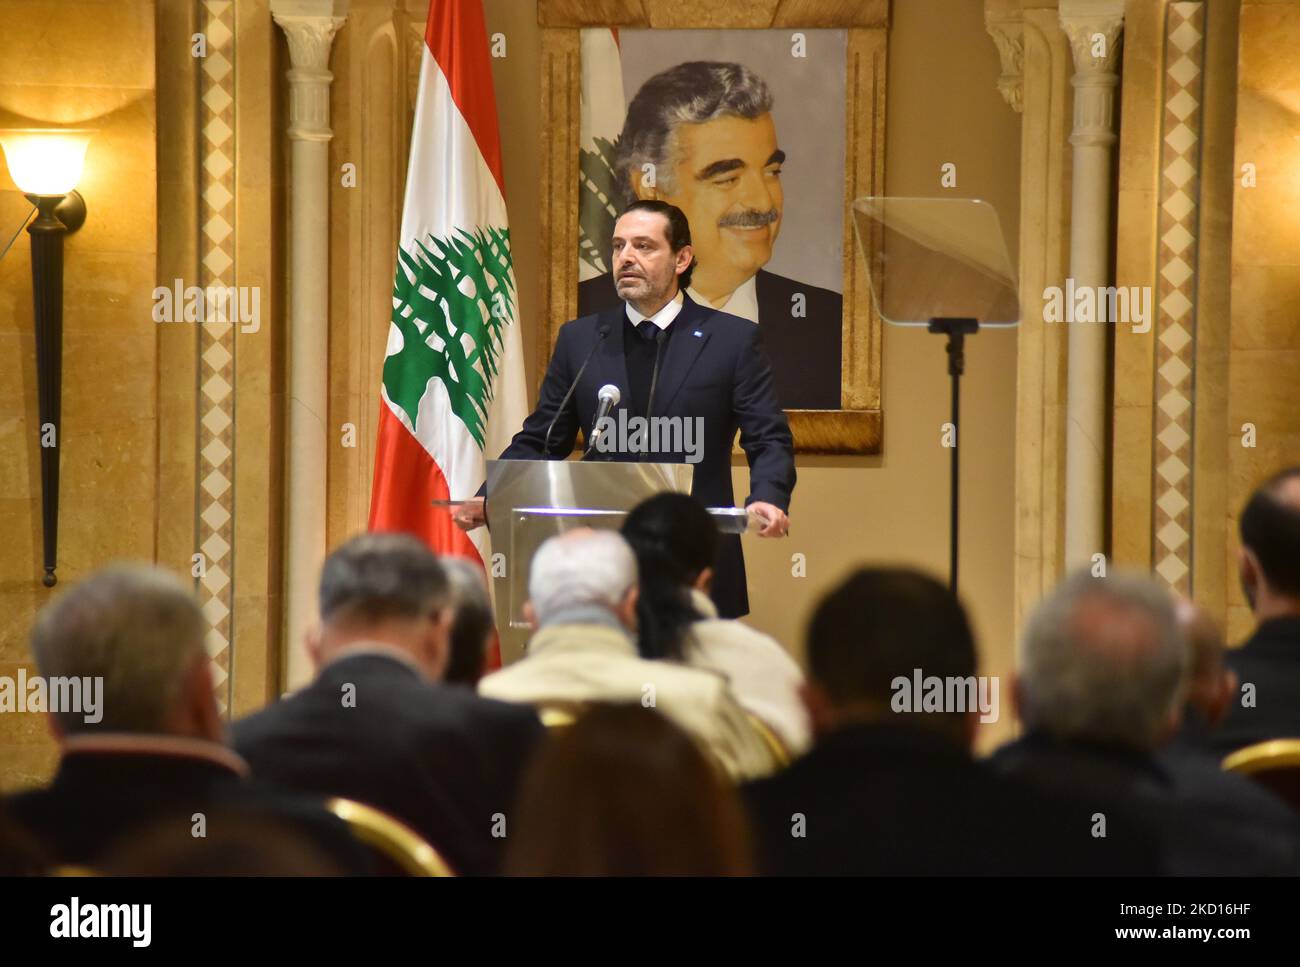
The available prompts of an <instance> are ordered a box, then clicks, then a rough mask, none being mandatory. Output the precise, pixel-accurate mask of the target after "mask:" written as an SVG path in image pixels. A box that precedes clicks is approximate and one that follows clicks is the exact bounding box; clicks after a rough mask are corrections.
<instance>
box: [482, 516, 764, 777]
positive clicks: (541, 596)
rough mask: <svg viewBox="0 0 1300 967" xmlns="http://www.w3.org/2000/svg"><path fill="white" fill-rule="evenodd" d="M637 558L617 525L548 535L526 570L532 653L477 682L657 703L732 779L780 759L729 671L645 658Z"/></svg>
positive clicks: (498, 693) (500, 693)
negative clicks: (640, 643)
mask: <svg viewBox="0 0 1300 967" xmlns="http://www.w3.org/2000/svg"><path fill="white" fill-rule="evenodd" d="M637 594H638V588H637V566H636V558H635V556H634V555H633V553H632V549H631V547H629V546H628V543H627V541H625V540H624V539H623V538H622V537H621V536H619V535H618V534H616V533H614V532H613V531H596V530H588V529H586V528H582V529H578V530H573V531H570V532H568V533H567V534H565V535H563V536H561V537H553V538H551V539H550V540H548V541H546V542H545V543H544V544H543V545H542V546H541V547H540V548H539V549H538V551H537V553H536V554H535V555H534V556H533V560H532V563H531V566H530V569H529V573H528V595H529V600H528V603H527V604H526V605H525V609H524V610H525V616H526V618H527V620H528V622H529V625H530V626H531V627H532V629H533V635H532V637H531V638H530V639H529V641H528V646H527V650H526V653H525V656H524V657H523V658H522V659H521V660H519V661H517V662H515V663H514V664H512V665H509V666H507V667H506V668H503V669H501V670H500V671H498V672H493V673H492V674H491V675H488V676H487V677H485V678H484V679H483V680H482V681H481V682H479V692H480V693H481V694H483V695H486V696H488V697H490V698H497V699H502V700H504V701H508V702H524V703H527V704H530V705H535V706H538V707H539V708H543V709H553V710H558V711H561V712H565V711H568V712H577V711H579V710H581V709H582V707H583V706H584V705H586V704H587V703H590V702H636V703H640V704H641V705H642V706H644V707H647V708H651V707H653V708H657V709H658V710H659V711H660V712H662V713H663V714H664V715H666V716H668V717H669V718H670V719H672V720H673V721H675V722H676V723H677V724H678V725H679V726H681V727H682V728H684V729H685V730H686V731H687V732H688V733H690V734H691V735H692V736H693V737H694V738H695V739H696V741H698V742H699V743H700V745H701V746H702V747H703V748H704V749H705V751H706V752H708V753H710V754H711V755H712V756H713V758H714V760H715V761H716V762H717V763H718V764H719V765H720V766H721V767H722V768H723V769H725V770H726V771H727V773H728V774H730V775H731V776H732V777H736V778H748V777H752V776H759V775H765V774H767V773H769V772H771V771H772V770H773V769H774V768H776V764H777V763H776V759H775V756H774V754H773V752H772V751H771V749H770V748H769V746H768V745H767V744H766V743H765V742H764V741H763V739H762V737H761V736H760V735H759V733H758V732H757V731H756V729H755V728H754V726H753V725H752V724H751V722H750V720H749V719H748V717H747V716H746V713H745V711H744V709H743V708H742V707H741V706H740V704H739V703H738V702H737V701H736V698H735V696H734V695H733V694H732V693H731V689H730V688H729V686H728V685H727V681H726V679H725V678H723V677H722V676H721V675H718V674H716V673H714V672H710V671H705V670H702V669H694V668H687V667H684V666H680V665H676V664H672V663H669V662H664V661H647V660H646V659H643V658H641V657H640V655H639V654H638V652H637V646H636V627H637V624H636V602H637Z"/></svg>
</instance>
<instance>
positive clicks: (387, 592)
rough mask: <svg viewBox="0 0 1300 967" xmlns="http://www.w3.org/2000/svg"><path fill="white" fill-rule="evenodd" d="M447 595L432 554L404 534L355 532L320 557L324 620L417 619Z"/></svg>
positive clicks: (433, 609)
mask: <svg viewBox="0 0 1300 967" xmlns="http://www.w3.org/2000/svg"><path fill="white" fill-rule="evenodd" d="M449 599H450V588H449V585H448V582H447V574H446V572H445V571H444V570H443V567H442V565H441V564H440V563H439V562H438V558H437V556H436V555H435V554H434V553H433V551H431V550H429V548H428V547H426V546H425V545H424V544H422V543H421V542H420V541H418V540H417V539H416V538H414V537H412V536H411V535H410V534H361V535H359V536H357V537H353V538H352V539H351V540H349V541H347V542H346V543H344V544H343V545H342V546H340V547H339V548H338V550H336V551H335V552H334V553H333V554H331V555H330V556H329V557H327V558H326V559H325V566H324V567H323V568H322V569H321V575H320V616H321V620H323V621H327V622H344V623H348V624H352V623H361V624H375V623H378V622H381V621H388V620H392V619H403V618H406V619H410V618H423V617H426V616H429V615H432V614H433V613H434V612H436V611H438V610H439V609H441V608H445V607H446V606H447V604H448V602H449Z"/></svg>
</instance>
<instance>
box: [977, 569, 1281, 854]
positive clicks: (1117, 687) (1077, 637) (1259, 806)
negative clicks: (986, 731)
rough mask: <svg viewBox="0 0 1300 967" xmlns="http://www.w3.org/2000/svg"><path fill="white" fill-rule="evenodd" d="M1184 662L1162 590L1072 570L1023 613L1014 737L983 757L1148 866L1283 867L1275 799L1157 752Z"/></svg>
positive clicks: (1189, 755) (1182, 755)
mask: <svg viewBox="0 0 1300 967" xmlns="http://www.w3.org/2000/svg"><path fill="white" fill-rule="evenodd" d="M1194 664H1195V662H1194V661H1193V651H1192V649H1191V648H1189V646H1188V637H1187V634H1186V632H1185V630H1184V628H1183V627H1181V626H1180V623H1179V620H1178V618H1177V617H1176V613H1175V608H1174V603H1173V601H1172V599H1171V598H1170V595H1169V594H1168V592H1167V591H1166V590H1165V589H1164V588H1162V587H1160V586H1159V585H1157V584H1156V583H1155V582H1153V581H1152V580H1151V579H1150V578H1147V577H1140V576H1135V575H1127V574H1112V575H1110V576H1108V577H1106V578H1101V579H1099V578H1094V577H1092V576H1091V574H1089V573H1087V572H1079V573H1076V574H1074V575H1072V576H1071V577H1069V578H1068V579H1066V580H1065V581H1064V582H1062V583H1061V584H1060V585H1059V586H1058V587H1057V588H1055V589H1054V590H1053V591H1052V592H1051V593H1050V594H1049V595H1048V596H1047V597H1046V598H1044V600H1043V601H1042V602H1040V603H1039V605H1038V606H1037V607H1036V608H1035V609H1034V611H1033V613H1032V614H1031V615H1030V617H1029V620H1028V622H1027V624H1026V628H1025V635H1024V641H1023V642H1022V644H1021V649H1020V658H1019V665H1018V668H1017V681H1016V692H1017V703H1016V706H1017V711H1018V713H1019V715H1020V718H1021V720H1022V722H1023V724H1024V726H1025V729H1026V733H1025V735H1024V737H1022V738H1021V739H1019V740H1017V741H1015V742H1012V743H1010V744H1008V745H1006V746H1004V747H1003V748H1002V749H1000V750H998V752H997V753H996V754H995V755H994V756H993V757H992V760H991V763H992V765H993V767H994V768H995V769H997V770H998V771H999V772H1000V773H1002V774H1003V775H1007V776H1010V777H1013V778H1016V779H1019V780H1020V781H1022V782H1025V783H1027V784H1030V785H1032V786H1034V787H1035V788H1037V789H1039V790H1041V791H1042V792H1044V793H1045V794H1048V795H1051V796H1053V797H1057V798H1061V799H1064V800H1066V801H1069V802H1072V803H1074V804H1075V805H1076V806H1077V807H1078V808H1082V809H1086V810H1088V811H1090V812H1093V813H1095V814H1096V815H1097V817H1098V830H1100V829H1102V827H1103V824H1104V829H1105V836H1106V838H1107V839H1110V838H1112V837H1114V836H1116V835H1120V836H1122V837H1124V838H1126V839H1129V840H1137V841H1140V842H1143V843H1147V844H1149V845H1150V846H1151V847H1153V848H1154V849H1156V850H1158V852H1159V855H1160V858H1161V860H1160V862H1161V869H1162V872H1165V873H1169V874H1175V875H1198V876H1205V875H1261V874H1278V873H1290V872H1293V871H1296V870H1297V869H1298V868H1297V866H1296V864H1297V859H1298V858H1300V839H1298V838H1297V832H1300V827H1298V826H1297V822H1296V818H1295V817H1294V816H1292V815H1291V814H1290V813H1289V811H1288V810H1287V809H1286V807H1285V805H1283V804H1282V803H1281V802H1280V801H1277V800H1275V799H1273V798H1272V797H1271V796H1269V795H1268V794H1267V793H1264V792H1262V791H1260V790H1256V789H1254V788H1253V787H1252V786H1251V785H1250V784H1249V783H1246V782H1244V781H1243V780H1241V779H1240V778H1239V777H1236V776H1229V775H1224V774H1222V773H1220V772H1219V771H1218V769H1217V767H1216V764H1215V763H1214V762H1213V761H1212V760H1207V759H1206V758H1205V757H1203V756H1201V755H1199V754H1198V753H1196V752H1195V751H1187V750H1186V749H1185V748H1178V749H1174V748H1172V746H1171V744H1170V741H1169V740H1170V739H1171V738H1172V737H1173V735H1174V734H1175V731H1176V729H1177V726H1178V722H1179V718H1180V716H1181V714H1182V704H1181V703H1182V698H1183V695H1184V694H1185V693H1186V692H1188V691H1189V685H1191V684H1193V682H1192V680H1191V677H1190V670H1191V668H1192V667H1193V665H1194ZM1193 691H1194V690H1193ZM1211 691H1213V690H1211Z"/></svg>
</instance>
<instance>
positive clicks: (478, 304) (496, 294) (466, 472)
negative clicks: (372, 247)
mask: <svg viewBox="0 0 1300 967" xmlns="http://www.w3.org/2000/svg"><path fill="white" fill-rule="evenodd" d="M422 55H423V62H422V64H421V67H420V87H419V94H418V97H417V100H416V107H415V123H414V125H413V127H412V132H411V158H410V164H409V166H408V168H407V175H406V198H405V203H404V205H403V209H402V233H401V241H400V247H399V249H398V252H397V265H396V271H395V272H394V281H393V315H392V323H391V325H390V328H389V333H388V350H387V355H386V358H385V360H384V371H383V383H382V387H381V394H382V397H383V405H382V406H381V407H380V419H379V435H378V439H377V444H376V455H375V478H374V487H373V489H372V494H371V501H370V529H371V530H380V531H406V532H409V533H412V534H415V535H416V536H417V537H420V538H421V539H423V540H424V541H425V542H426V543H427V544H429V545H430V546H431V547H432V548H433V549H434V550H435V551H437V552H438V553H440V554H455V555H459V556H464V557H471V558H477V559H478V560H479V561H480V563H482V562H484V561H486V560H487V552H488V548H487V545H486V540H487V536H486V529H485V528H479V529H478V530H477V531H474V532H472V533H470V534H466V533H465V532H463V531H461V530H460V529H459V528H457V527H456V526H455V524H454V523H453V522H452V519H451V514H450V513H449V512H448V511H447V510H446V509H445V508H437V507H434V506H432V504H431V502H432V501H434V500H438V499H442V500H447V499H457V500H459V499H463V498H468V497H473V496H474V494H475V493H476V492H477V491H478V489H479V487H480V486H481V485H482V483H483V480H484V462H485V457H484V454H485V452H486V453H487V454H488V455H490V456H495V455H496V454H497V453H499V452H500V451H501V450H502V449H504V447H505V445H506V443H508V442H509V439H510V435H511V434H512V433H513V432H514V431H515V430H516V429H517V428H518V427H519V425H520V424H521V423H522V422H523V418H524V416H525V415H526V409H525V407H526V405H527V401H526V399H525V395H524V394H525V387H524V373H523V349H522V344H521V340H520V334H519V322H518V301H517V297H516V290H515V277H514V271H513V268H512V259H511V254H510V229H509V227H508V225H507V220H506V203H505V187H504V181H503V179H502V174H501V139H500V133H499V129H498V126H497V109H496V98H495V95H494V93H493V87H492V71H491V66H490V63H489V60H488V37H487V28H486V26H485V24H484V19H483V6H482V0H431V2H430V4H429V20H428V23H427V25H426V28H425V34H424V49H423V51H422Z"/></svg>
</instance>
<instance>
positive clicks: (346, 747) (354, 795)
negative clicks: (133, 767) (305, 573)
mask: <svg viewBox="0 0 1300 967" xmlns="http://www.w3.org/2000/svg"><path fill="white" fill-rule="evenodd" d="M448 572H449V569H448V568H447V567H445V566H444V565H443V563H442V562H440V561H439V560H438V558H437V557H436V556H435V555H434V554H433V552H431V551H430V550H429V549H428V548H427V547H425V546H424V544H422V543H420V541H418V540H416V539H415V538H414V537H412V536H410V535H409V534H362V535H360V536H358V537H354V538H352V539H351V540H349V541H346V542H345V543H344V544H342V545H341V546H340V547H339V548H338V549H337V550H335V551H334V553H332V554H330V556H329V557H328V558H326V559H325V564H324V566H323V567H322V568H321V576H320V603H319V611H320V616H321V624H320V626H319V627H318V628H315V629H313V630H312V631H311V632H310V633H309V634H308V636H307V642H306V646H307V652H308V654H309V655H310V657H311V659H312V661H313V662H314V663H315V664H316V667H317V675H316V678H315V680H314V681H313V682H312V683H311V684H310V685H308V686H307V687H306V688H303V689H302V690H300V691H298V692H295V693H294V694H293V695H290V696H288V697H287V698H284V699H281V700H280V701H279V702H276V703H275V704H273V705H271V706H269V707H268V708H265V709H263V710H262V711H260V712H257V713H256V714H254V715H251V716H249V717H248V718H246V719H244V720H242V721H240V722H237V723H236V724H235V726H234V729H233V733H234V743H235V747H236V748H237V749H239V750H240V752H241V754H243V755H245V756H246V757H247V759H248V761H249V763H250V765H251V766H252V768H253V774H254V775H256V776H259V777H263V778H266V779H269V780H273V781H275V782H278V783H281V784H283V785H285V786H288V787H291V788H293V789H299V790H304V791H309V792H312V793H316V794H318V795H322V796H342V797H344V798H346V799H356V800H358V801H360V802H363V803H367V804H369V805H371V806H374V807H376V808H378V809H380V810H383V811H384V812H387V813H390V814H391V815H393V816H394V817H396V818H397V819H399V820H402V821H404V822H405V823H406V824H408V825H409V826H411V827H413V828H414V829H415V830H416V831H417V832H419V833H420V834H421V835H423V836H424V837H425V838H426V839H428V840H429V842H430V844H431V845H432V846H433V847H434V848H435V849H437V850H438V852H439V853H441V854H442V856H443V858H444V859H445V860H447V862H448V863H449V864H450V865H451V866H452V868H453V869H454V870H455V871H456V872H458V873H462V874H486V873H495V872H497V870H498V868H499V866H500V857H501V851H502V849H503V847H504V843H503V841H502V839H501V836H500V830H501V823H500V822H499V820H500V819H501V818H502V817H505V818H506V820H507V822H508V819H509V815H510V810H511V808H512V807H513V805H514V798H515V791H516V785H517V783H518V782H519V778H520V775H521V773H522V771H523V769H524V766H525V765H526V763H527V761H528V759H529V757H530V756H531V754H532V752H533V749H534V747H535V746H536V745H537V744H538V742H539V741H540V740H541V737H542V735H543V734H544V733H543V729H542V725H541V723H540V722H539V721H538V719H537V716H536V714H535V713H534V712H533V711H532V710H531V709H527V708H516V707H513V706H510V705H505V704H503V703H500V702H494V701H490V700H488V699H485V698H482V697H481V696H479V695H478V694H477V693H475V692H474V691H473V690H471V689H468V688H465V687H464V686H462V685H451V684H443V683H442V678H443V676H444V675H445V673H446V670H447V667H448V664H449V662H450V658H451V641H450V639H451V630H452V628H453V626H454V622H455V614H456V609H455V607H454V602H455V601H456V600H457V598H456V596H455V595H454V594H453V592H452V584H451V581H450V579H449V577H448ZM508 828H509V827H508V826H507V827H506V829H507V830H508ZM494 832H495V833H496V834H497V835H495V836H494V835H493V833H494Z"/></svg>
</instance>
